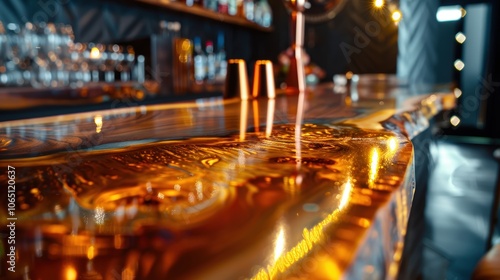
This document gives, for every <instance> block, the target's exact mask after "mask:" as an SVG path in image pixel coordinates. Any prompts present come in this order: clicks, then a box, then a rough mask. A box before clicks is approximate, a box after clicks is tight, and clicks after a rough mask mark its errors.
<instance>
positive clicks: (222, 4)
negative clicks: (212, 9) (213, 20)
mask: <svg viewBox="0 0 500 280" xmlns="http://www.w3.org/2000/svg"><path fill="white" fill-rule="evenodd" d="M228 9H229V3H228V0H218V5H217V11H218V12H219V13H221V14H228Z"/></svg>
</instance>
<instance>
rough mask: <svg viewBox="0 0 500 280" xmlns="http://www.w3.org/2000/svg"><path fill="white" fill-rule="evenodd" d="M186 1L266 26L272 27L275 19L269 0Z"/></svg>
mask: <svg viewBox="0 0 500 280" xmlns="http://www.w3.org/2000/svg"><path fill="white" fill-rule="evenodd" d="M185 3H186V5H188V6H195V5H196V6H200V7H203V8H205V9H207V10H210V11H214V12H218V13H221V14H227V15H231V16H239V17H243V18H246V19H247V20H249V21H253V22H255V23H257V24H259V25H261V26H264V27H270V26H271V23H272V19H273V15H272V10H271V6H270V5H269V3H268V1H267V0H185Z"/></svg>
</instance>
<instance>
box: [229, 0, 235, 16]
mask: <svg viewBox="0 0 500 280" xmlns="http://www.w3.org/2000/svg"><path fill="white" fill-rule="evenodd" d="M237 13H238V2H237V0H227V14H228V15H230V16H235V15H236V14H237Z"/></svg>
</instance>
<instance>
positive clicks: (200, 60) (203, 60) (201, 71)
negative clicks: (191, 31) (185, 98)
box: [193, 37, 207, 84]
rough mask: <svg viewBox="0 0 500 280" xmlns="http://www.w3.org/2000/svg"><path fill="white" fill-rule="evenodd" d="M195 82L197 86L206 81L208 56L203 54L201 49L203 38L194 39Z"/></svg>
mask: <svg viewBox="0 0 500 280" xmlns="http://www.w3.org/2000/svg"><path fill="white" fill-rule="evenodd" d="M193 60H194V80H195V82H196V83H197V84H202V83H203V81H204V80H205V78H206V76H207V73H206V69H207V68H206V65H207V56H206V55H205V53H204V52H203V49H202V47H201V38H200V37H195V38H194V59H193Z"/></svg>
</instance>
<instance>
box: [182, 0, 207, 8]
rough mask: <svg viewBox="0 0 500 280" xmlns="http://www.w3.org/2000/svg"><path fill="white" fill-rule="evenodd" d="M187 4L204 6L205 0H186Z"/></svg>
mask: <svg viewBox="0 0 500 280" xmlns="http://www.w3.org/2000/svg"><path fill="white" fill-rule="evenodd" d="M184 3H185V4H186V6H189V7H192V6H201V7H203V5H204V4H203V0H185V2H184Z"/></svg>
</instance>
